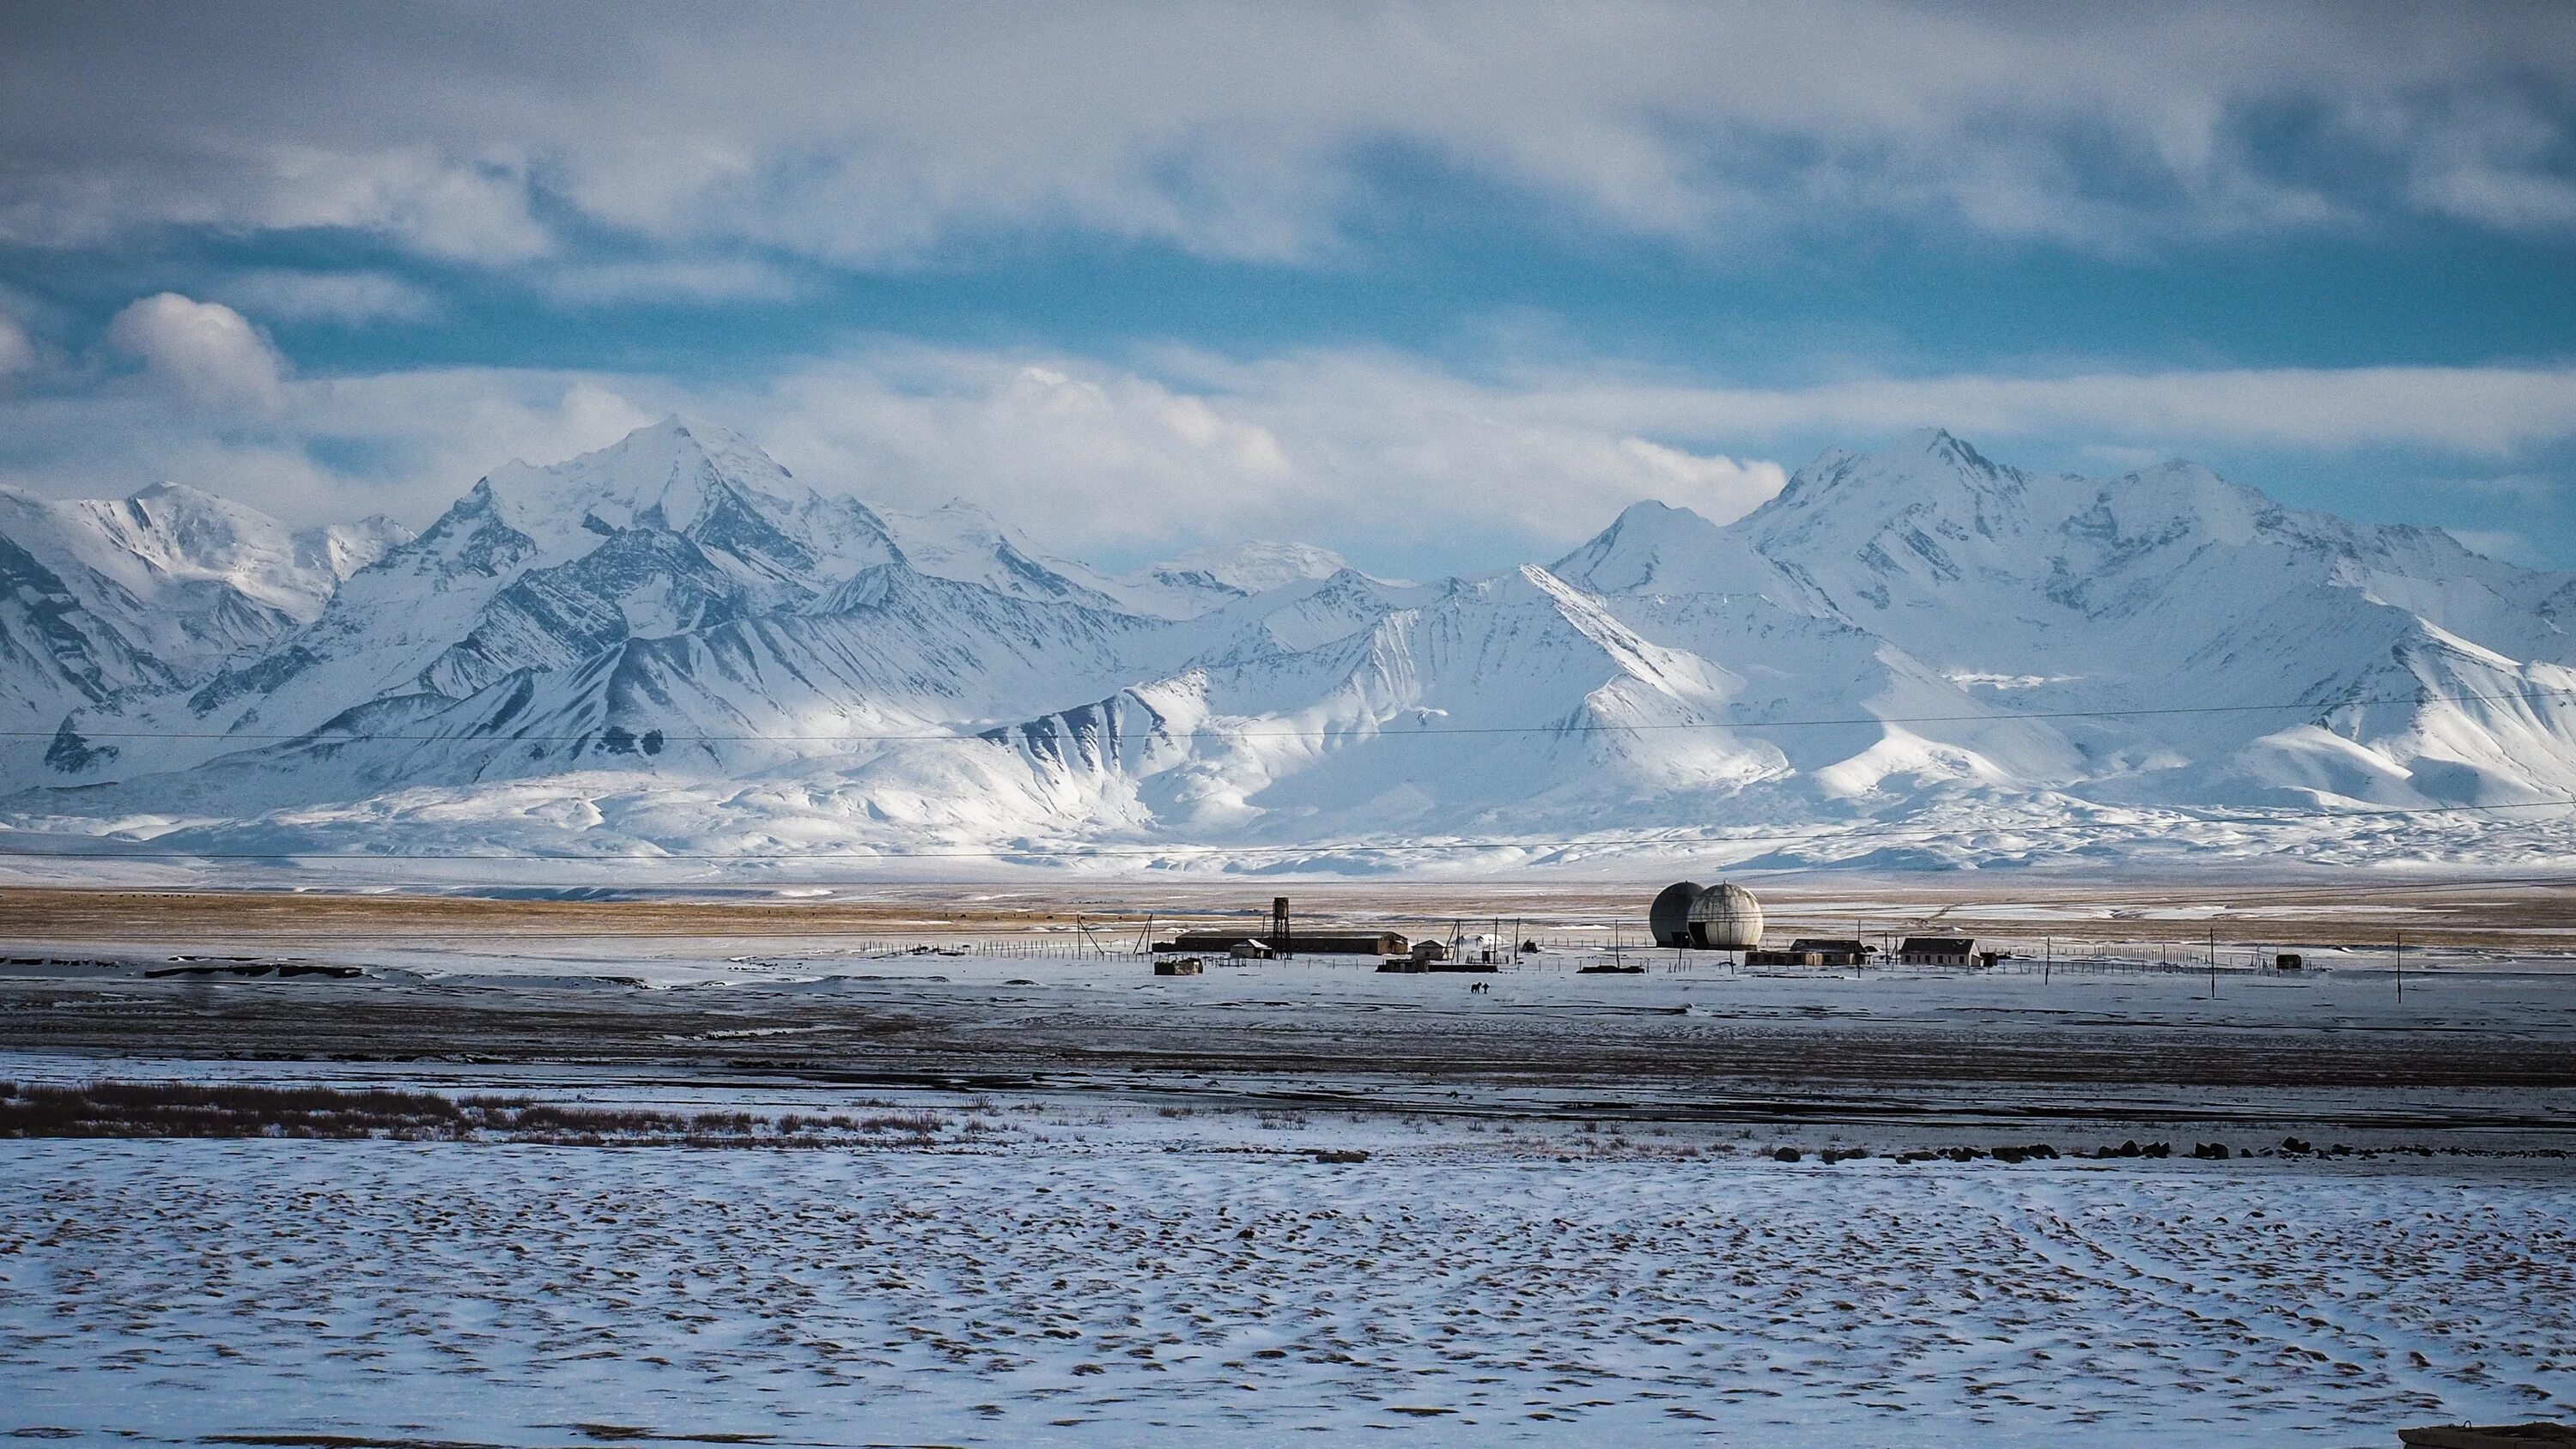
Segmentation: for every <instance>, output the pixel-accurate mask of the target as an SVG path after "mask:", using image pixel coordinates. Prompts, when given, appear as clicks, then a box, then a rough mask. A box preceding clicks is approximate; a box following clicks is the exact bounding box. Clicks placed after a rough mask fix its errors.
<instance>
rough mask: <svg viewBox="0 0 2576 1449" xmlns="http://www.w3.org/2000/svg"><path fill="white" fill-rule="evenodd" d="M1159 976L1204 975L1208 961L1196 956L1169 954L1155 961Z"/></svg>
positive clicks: (1155, 971) (1156, 972)
mask: <svg viewBox="0 0 2576 1449" xmlns="http://www.w3.org/2000/svg"><path fill="white" fill-rule="evenodd" d="M1154 974H1155V975H1157V976H1204V975H1206V974H1207V963H1206V962H1204V961H1201V960H1200V959H1199V958H1198V957H1196V956H1167V957H1165V958H1164V959H1162V960H1160V961H1157V962H1155V963H1154Z"/></svg>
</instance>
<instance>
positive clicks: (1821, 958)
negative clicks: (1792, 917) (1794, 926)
mask: <svg viewBox="0 0 2576 1449" xmlns="http://www.w3.org/2000/svg"><path fill="white" fill-rule="evenodd" d="M1789 949H1790V950H1792V951H1811V952H1814V953H1815V955H1816V956H1817V957H1818V960H1817V962H1816V964H1817V965H1819V966H1866V965H1868V964H1869V956H1870V951H1869V947H1868V946H1867V945H1865V944H1863V943H1861V942H1859V941H1854V940H1849V939H1846V938H1844V937H1840V936H1800V937H1799V938H1798V939H1797V940H1795V941H1792V942H1790V943H1789Z"/></svg>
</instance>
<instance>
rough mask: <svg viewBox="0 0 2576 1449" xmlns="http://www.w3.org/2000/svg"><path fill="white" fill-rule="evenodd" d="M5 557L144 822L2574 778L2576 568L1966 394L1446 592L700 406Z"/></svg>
mask: <svg viewBox="0 0 2576 1449" xmlns="http://www.w3.org/2000/svg"><path fill="white" fill-rule="evenodd" d="M0 571H5V572H7V573H8V574H9V575H10V581H11V583H12V585H13V587H12V589H11V590H10V592H9V595H8V597H7V599H6V600H5V601H0V703H5V705H6V706H7V707H8V708H9V709H11V710H13V711H15V714H16V716H17V717H18V718H20V719H22V720H23V721H26V722H27V724H26V725H25V727H23V728H21V729H20V730H19V738H18V742H17V744H16V745H15V746H13V747H11V748H10V749H8V750H6V751H0V768H5V770H6V771H7V774H8V778H9V780H10V781H11V782H12V783H13V784H14V786H15V789H16V793H14V794H13V795H11V796H10V797H9V798H8V799H7V800H6V802H5V817H0V823H6V824H7V825H9V826H11V827H14V828H16V829H19V830H33V831H45V832H52V833H55V834H61V835H79V836H97V835H109V836H112V837H113V840H114V841H125V842H134V841H140V840H143V839H145V838H147V837H148V838H149V839H150V840H151V842H152V848H153V849H155V850H157V851H163V852H181V851H187V850H208V851H213V850H219V849H220V850H224V851H227V852H236V851H241V850H258V851H276V852H280V853H290V854H291V853H294V852H297V851H311V850H324V849H332V850H335V851H336V850H346V849H351V848H357V849H364V850H374V851H385V852H390V853H395V854H399V853H402V852H403V851H404V850H406V849H412V848H427V847H424V846H421V845H419V844H418V843H419V842H431V843H433V844H434V846H435V848H437V849H440V850H442V851H455V850H465V851H535V852H540V853H557V852H564V851H576V852H600V853H606V854H611V855H615V854H620V853H626V852H639V851H640V852H645V853H652V852H655V851H680V852H683V853H687V854H690V855H703V856H717V857H723V856H740V857H743V858H745V859H746V860H750V859H757V860H759V861H761V862H763V863H764V864H767V865H776V864H777V863H778V862H779V861H780V860H781V859H786V858H793V857H796V856H799V855H806V856H810V857H813V858H815V859H840V858H843V857H845V856H846V855H847V854H848V853H849V852H851V851H854V850H855V851H859V852H862V853H883V854H886V855H888V856H899V855H903V854H906V853H913V852H926V853H929V854H930V855H933V856H935V857H938V858H954V856H956V855H958V854H963V855H966V856H976V855H979V854H981V853H985V852H990V853H993V854H995V855H998V856H1012V855H1025V856H1026V857H1027V858H1029V859H1032V860H1035V859H1048V858H1062V855H1063V853H1065V852H1075V853H1078V852H1080V851H1081V850H1083V849H1086V848H1093V847H1098V846H1101V845H1103V844H1105V843H1111V842H1115V843H1118V844H1119V845H1120V847H1121V849H1122V852H1127V853H1123V854H1122V855H1121V857H1120V858H1135V856H1134V855H1133V854H1132V852H1135V851H1138V850H1141V851H1143V852H1144V854H1145V855H1146V856H1149V857H1150V856H1151V855H1152V853H1153V852H1154V851H1155V850H1156V849H1158V848H1163V849H1168V850H1169V851H1171V852H1172V854H1171V856H1170V860H1171V861H1172V862H1173V863H1188V862H1190V861H1193V860H1197V859H1201V858H1203V857H1201V856H1199V855H1197V854H1195V853H1194V852H1195V851H1196V850H1198V849H1199V848H1202V847H1222V848H1224V849H1226V850H1231V851H1234V852H1236V854H1234V855H1232V856H1227V857H1222V858H1225V859H1229V860H1232V861H1234V862H1236V863H1238V864H1244V863H1248V864H1270V863H1279V862H1288V863H1300V862H1302V863H1304V864H1307V865H1310V866H1319V867H1328V868H1375V867H1376V864H1377V863H1379V862H1382V861H1385V860H1396V861H1405V860H1412V861H1422V860H1428V859H1434V858H1443V857H1445V856H1448V855H1452V854H1454V855H1456V856H1459V857H1461V858H1466V859H1471V860H1478V861H1483V862H1487V863H1499V862H1502V861H1509V860H1530V859H1538V860H1547V859H1577V858H1587V857H1589V856H1592V855H1596V854H1603V853H1607V854H1609V855H1612V856H1617V855H1618V854H1619V853H1621V852H1629V853H1634V852H1640V851H1642V852H1647V853H1651V854H1660V855H1685V856H1694V857H1696V856H1699V855H1703V854H1708V853H1716V854H1718V855H1720V856H1722V857H1724V858H1727V859H1734V860H1744V859H1758V860H1766V861H1782V862H1798V861H1808V862H1812V861H1830V860H1853V859H1858V860H1866V861H1870V862H1874V863H1878V864H1889V863H1912V862H1941V861H1951V862H1983V861H1997V860H2032V859H2045V858H2050V857H2054V856H2059V855H2072V856H2078V857H2083V856H2087V855H2090V854H2098V853H2105V852H2107V853H2109V854H2112V855H2115V856H2116V855H2127V854H2134V853H2163V852H2169V851H2171V850H2174V849H2182V850H2186V851H2190V850H2198V851H2203V852H2209V851H2216V852H2225V851H2228V850H2245V849H2277V848H2279V842H2280V841H2282V840H2296V841H2301V842H2306V843H2307V846H2308V848H2310V849H2311V850H2312V852H2313V853H2316V854H2317V855H2318V856H2319V858H2327V857H2332V858H2354V859H2359V858H2385V857H2387V856H2391V855H2406V854H2410V853H2411V854H2419V855H2420V854H2425V853H2433V854H2442V853H2446V852H2447V853H2451V854H2460V853H2463V852H2465V853H2467V854H2469V855H2473V856H2474V855H2477V854H2478V853H2479V852H2486V853H2487V854H2488V855H2490V856H2494V855H2498V854H2501V853H2513V854H2516V855H2528V854H2531V853H2534V852H2541V853H2546V852H2550V851H2555V850H2557V849H2558V847H2557V846H2556V845H2555V844H2553V843H2552V842H2553V841H2554V839H2555V836H2554V835H2553V834H2552V833H2551V831H2550V830H2549V829H2548V828H2546V826H2545V824H2544V825H2543V826H2528V827H2527V826H2523V825H2517V824H2513V823H2512V822H2513V821H2514V820H2516V819H2518V818H2521V817H2515V816H2513V815H2511V814H2510V812H2511V811H2513V810H2516V809H2520V808H2522V807H2525V806H2529V805H2533V804H2535V803H2539V802H2546V801H2551V800H2559V799H2564V798H2567V797H2569V796H2570V795H2571V794H2576V639H2571V637H2570V636H2569V634H2568V632H2567V629H2566V623H2567V621H2568V620H2569V619H2570V618H2571V617H2576V579H2570V578H2568V577H2567V576H2563V575H2554V574H2544V573H2536V572H2533V571H2529V570H2525V569H2520V568H2516V567H2513V566H2511V565H2508V564H2503V563H2498V562H2495V561H2493V560H2489V559H2486V558H2483V557H2480V556H2478V555H2476V554H2473V553H2471V552H2469V551H2468V550H2466V549H2464V548H2462V547H2460V546H2459V544H2458V543H2457V542H2456V541H2454V540H2453V539H2451V538H2450V537H2449V536H2448V535H2447V534H2443V533H2440V532H2438V531H2431V530H2422V529H2413V528H2391V527H2370V526H2364V525H2357V524H2353V523H2349V522H2346V521H2344V520H2340V519H2335V518H2331V517H2326V516H2323V515H2317V514H2307V513H2300V512H2296V511H2293V510H2289V509H2285V508H2282V507H2280V506H2279V505H2277V504H2275V503H2273V502H2271V501H2270V500H2268V499H2266V498H2264V497H2263V496H2262V495H2261V494H2259V493H2256V492H2254V491H2252V490H2250V489H2246V488H2242V487H2239V486H2236V485H2234V484H2230V483H2227V482H2225V481H2222V480H2220V479H2219V478H2217V477H2215V476H2213V475H2212V474H2210V473H2209V472H2207V471H2206V470H2204V469H2200V468H2197V467H2194V466H2191V465H2186V464H2170V465H2166V466H2164V467H2160V468H2155V469H2149V470H2144V471H2141V472H2137V473H2131V474H2127V475H2123V476H2121V477H2117V478H2110V479H2086V478H2079V477H2074V476H2071V475H2059V476H2041V475H2036V474H2030V473H2025V472H2022V471H2020V470H2017V469H2013V468H2010V467H2007V466H2003V465H2000V464H1997V463H1994V462H1992V461H1990V460H1988V459H1987V458H1985V457H1984V456H1982V455H1981V454H1979V453H1978V452H1977V451H1976V450H1975V449H1973V448H1971V447H1970V446H1968V445H1967V444H1966V443H1964V442H1961V441H1959V440H1958V439H1956V438H1953V437H1951V436H1949V435H1948V434H1946V433H1940V432H1937V431H1935V432H1926V433H1923V434H1919V435H1916V436H1914V437H1911V438H1908V439H1906V440H1904V441H1903V442H1901V443H1899V444H1898V445H1896V446H1895V447H1892V448H1890V449H1888V450H1886V451H1884V452H1880V453H1876V454H1870V455H1857V454H1849V453H1842V452H1832V453H1828V454H1827V455H1826V456H1824V457H1823V458H1821V459H1819V460H1818V461H1817V462H1816V463H1814V464H1812V465H1811V466H1809V467H1808V468H1806V469H1803V470H1801V471H1800V472H1799V473H1798V474H1797V475H1796V476H1795V477H1794V478H1792V479H1791V480H1790V482H1789V484H1788V486H1787V487H1786V488H1785V489H1784V490H1783V491H1782V492H1781V493H1780V494H1779V496H1778V497H1776V498H1774V499H1773V500H1771V501H1770V502H1769V503H1767V504H1765V505H1764V506H1763V507H1761V508H1760V509H1758V510H1756V511H1755V512H1754V513H1752V514H1751V515H1749V516H1747V517H1745V518H1743V519H1741V520H1739V521H1737V522H1735V523H1733V524H1730V525H1727V526H1723V527H1720V526H1718V525H1716V524H1713V523H1711V522H1709V521H1708V520H1706V519H1704V518H1701V517H1699V516H1698V515H1696V514H1693V513H1690V512H1688V511H1687V510H1682V509H1676V508H1671V507H1667V506H1665V505H1662V504H1658V503H1651V502H1648V503H1640V504H1637V505H1635V506H1634V507H1631V508H1629V509H1628V510H1627V511H1625V512H1624V513H1622V514H1621V515H1620V516H1619V517H1618V518H1617V519H1616V520H1614V521H1613V522H1612V523H1611V524H1610V526H1609V527H1607V528H1606V529H1604V530H1603V532H1602V533H1600V534H1599V535H1598V536H1596V537H1595V538H1593V539H1592V540H1591V541H1589V542H1588V543H1586V544H1584V545H1583V546H1582V547H1580V548H1578V549H1576V550H1574V551H1573V552H1571V553H1569V554H1567V555H1566V556H1565V557H1563V558H1561V559H1559V560H1557V561H1556V562H1555V563H1554V564H1553V565H1551V566H1548V567H1544V568H1542V567H1539V566H1537V565H1523V566H1520V567H1516V568H1510V569H1505V570H1502V571H1500V572H1498V573H1495V574H1492V575H1489V576H1483V577H1478V578H1472V579H1464V580H1457V579H1453V580H1446V581H1440V582H1435V583H1430V584H1402V583H1394V582H1389V581H1386V580H1380V579H1373V578H1370V577H1368V576H1366V575H1363V574H1360V573H1358V572H1356V571H1354V570H1351V569H1350V568H1348V567H1347V566H1346V565H1344V564H1343V562H1342V560H1340V559H1339V558H1336V557H1335V556H1333V555H1331V554H1329V553H1326V552H1324V551H1323V550H1320V549H1315V548H1312V547H1308V546H1305V545H1297V544H1278V543H1260V544H1250V545H1243V546H1240V547H1237V548H1233V549H1225V550H1209V551H1202V552H1200V553H1195V554H1190V555H1185V556H1183V557H1181V558H1178V559H1175V560H1172V561H1170V562H1168V563H1165V564H1160V565H1155V566H1152V567H1150V568H1146V569H1140V570H1137V571H1135V572H1133V573H1129V574H1124V575H1111V574H1108V573H1104V572H1102V571H1099V570H1096V569H1092V568H1090V567H1088V566H1086V565H1083V564H1080V563H1075V562H1072V561H1068V560H1062V559H1056V558H1051V557H1047V556H1045V555H1043V554H1041V553H1039V552H1038V551H1036V550H1034V549H1032V548H1030V547H1029V546H1028V545H1027V543H1026V542H1025V541H1024V540H1022V539H1020V538H1018V537H1016V536H1015V535H1013V534H1012V533H1011V532H1010V531H1009V530H1008V529H1007V528H1006V527H1005V526H1003V525H1002V524H1001V523H999V522H998V521H996V520H994V519H992V518H991V517H989V516H987V515H985V514H984V513H982V512H981V511H980V510H977V509H975V508H973V507H971V506H970V505H966V504H963V503H957V504H951V505H949V506H948V507H945V508H942V509H937V510H933V511H932V512H930V513H927V514H918V515H911V514H901V513H890V512H880V511H877V510H873V509H871V508H869V507H868V506H866V505H865V504H862V503H860V502H858V501H856V500H853V499H851V498H848V497H846V496H842V495H838V494H833V493H827V492H822V491H818V490H815V489H813V488H810V487H808V486H806V485H805V484H804V483H802V482H800V481H799V480H797V479H795V478H793V477H791V476H790V475H789V474H788V473H787V471H786V470H785V469H783V468H780V467H779V466H778V465H777V464H776V463H774V462H772V461H771V460H770V459H769V458H768V457H767V456H766V455H765V454H763V453H761V452H760V450H759V449H758V448H757V447H755V446H754V445H752V444H751V443H750V442H748V441H747V440H744V439H742V438H740V437H737V436H735V435H733V434H731V433H728V432H726V431H724V430H723V429H720V428H715V427H711V426H709V425H706V424H702V423H696V422H692V421H688V420H683V419H672V420H670V421H667V422H664V423H661V424H657V425H655V426H653V427H650V428H646V429H643V430H640V431H638V432H637V433H635V434H633V435H632V436H630V437H628V438H627V439H625V440H624V441H622V442H620V443H618V444H616V445H615V446H613V447H610V448H607V449H604V450H602V451H600V452H598V453H593V454H590V455H587V456H585V457H582V458H577V459H574V460H572V461H570V462H567V463H562V464H557V465H553V466H550V467H530V466H527V465H524V464H513V465H511V466H509V467H506V468H503V469H500V470H497V471H496V472H494V473H493V474H492V475H490V476H489V477H487V478H485V479H482V480H481V481H479V482H477V483H476V484H475V485H474V487H473V488H471V489H470V490H468V491H467V492H466V494H465V495H464V496H463V497H461V498H460V499H458V501H457V502H456V503H455V504H454V505H453V506H451V507H450V508H449V509H448V510H447V511H446V512H445V513H444V514H442V515H441V516H440V517H439V518H438V519H437V520H436V521H435V522H433V523H432V524H431V525H430V526H429V527H428V528H427V529H425V530H423V531H422V533H421V534H420V535H419V536H418V537H416V538H411V537H406V536H404V535H402V534H401V533H400V531H399V530H396V529H393V528H391V527H390V526H389V525H384V524H382V523H374V524H370V525H366V526H362V527H360V528H356V529H351V530H340V531H332V532H323V533H314V534H291V533H289V532H288V531H286V530H284V529H283V528H282V527H281V526H279V525H276V524H274V523H273V521H269V520H266V519H264V518H261V517H260V516H259V515H256V514H254V513H251V512H250V511H249V510H245V509H240V508H238V507H236V506H234V505H230V504H225V503H222V502H221V501H220V500H215V499H211V498H208V497H206V496H205V495H202V494H192V493H188V492H186V491H185V490H180V489H171V488H163V489H156V490H147V492H146V493H145V494H140V495H137V496H136V497H135V498H133V499H128V500H122V501H120V502H116V503H104V504H46V503H41V502H38V501H37V500H33V499H27V498H22V497H17V496H14V495H0ZM156 630H157V631H158V632H156ZM174 630H175V631H176V632H177V634H178V635H179V636H181V637H176V638H173V637H171V634H172V631H174ZM2459 807H2470V808H2468V809H2465V810H2460V811H2459V813H2457V814H2452V815H2442V814H2438V813H2437V814H2433V815H2421V814H2416V815H2398V816H2392V815H2390V814H2388V813H2387V812H2388V811H2389V810H2391V809H2392V808H2393V809H2397V810H2401V811H2418V812H2420V811H2424V810H2428V809H2431V810H2435V811H2440V810H2445V809H2458V808H2459ZM2499 809H2501V810H2502V811H2504V812H2506V813H2504V814H2481V813H2479V812H2480V811H2481V810H2486V811H2495V810H2499ZM2338 812H2340V813H2338ZM2540 818H2541V819H2542V820H2543V821H2544V822H2545V821H2546V820H2547V819H2549V818H2550V817H2545V816H2544V817H2540ZM2338 821H2341V822H2343V823H2341V824H2338V823H2337V822H2338ZM1574 841H1579V842H1584V843H1582V844H1572V845H1570V844H1569V843H1568V842H1574ZM0 844H5V842H0ZM99 848H102V849H107V848H112V842H110V841H102V842H100V843H99ZM1247 851H1249V852H1253V854H1250V855H1245V854H1243V852H1247ZM2338 852H2339V854H2338Z"/></svg>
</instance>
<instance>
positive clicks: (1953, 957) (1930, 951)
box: [1896, 936, 1977, 966]
mask: <svg viewBox="0 0 2576 1449" xmlns="http://www.w3.org/2000/svg"><path fill="white" fill-rule="evenodd" d="M1976 956H1977V943H1976V941H1975V940H1974V939H1973V938H1971V937H1967V936H1908V937H1906V938H1905V944H1904V945H1902V946H1899V947H1897V948H1896V959H1897V962H1898V964H1900V965H1905V966H1966V965H1969V964H1971V963H1973V962H1974V961H1975V960H1976Z"/></svg>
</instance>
